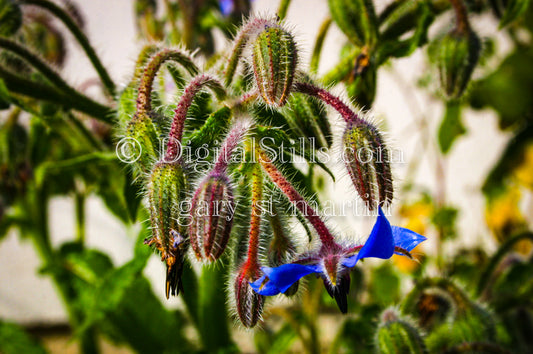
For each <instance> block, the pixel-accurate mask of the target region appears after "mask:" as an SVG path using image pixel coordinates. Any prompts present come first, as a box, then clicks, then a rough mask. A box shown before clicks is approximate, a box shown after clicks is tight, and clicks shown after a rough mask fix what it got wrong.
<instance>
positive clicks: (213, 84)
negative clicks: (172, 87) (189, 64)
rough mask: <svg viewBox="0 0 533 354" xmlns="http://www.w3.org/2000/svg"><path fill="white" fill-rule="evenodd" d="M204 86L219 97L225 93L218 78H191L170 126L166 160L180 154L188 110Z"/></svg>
mask: <svg viewBox="0 0 533 354" xmlns="http://www.w3.org/2000/svg"><path fill="white" fill-rule="evenodd" d="M204 86H207V87H209V88H210V89H212V90H213V91H214V92H215V94H217V96H219V97H222V96H223V95H224V94H225V91H224V88H223V87H222V85H221V84H220V83H219V82H218V80H216V79H214V78H213V77H211V76H209V75H200V76H197V77H195V78H194V79H192V80H191V82H190V83H189V85H187V87H186V88H185V90H184V91H183V95H182V96H181V99H180V101H179V103H178V106H177V107H176V109H175V110H174V120H173V121H172V126H171V127H170V133H169V135H168V144H167V152H166V155H165V160H166V161H173V160H174V159H175V158H176V156H178V152H179V151H178V150H179V148H180V145H181V139H182V137H183V129H184V126H185V120H186V119H187V112H188V111H189V108H190V107H191V104H192V101H193V100H194V97H196V95H197V94H198V92H199V91H200V90H201V89H202V88H203V87H204ZM139 94H140V89H139Z"/></svg>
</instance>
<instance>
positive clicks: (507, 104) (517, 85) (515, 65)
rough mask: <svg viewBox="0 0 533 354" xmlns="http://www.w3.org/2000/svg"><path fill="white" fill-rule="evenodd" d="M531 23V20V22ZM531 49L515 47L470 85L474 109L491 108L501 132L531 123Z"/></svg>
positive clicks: (532, 69) (532, 87) (532, 73)
mask: <svg viewBox="0 0 533 354" xmlns="http://www.w3.org/2000/svg"><path fill="white" fill-rule="evenodd" d="M532 22H533V21H532ZM531 62H533V48H532V47H531V46H529V47H517V48H516V49H515V51H514V52H512V53H511V54H510V55H509V56H507V58H506V59H505V60H504V61H503V62H502V63H501V65H500V66H499V67H498V68H497V69H496V70H495V71H494V72H493V73H491V74H490V75H488V76H487V77H485V78H483V79H482V80H480V81H478V82H475V84H474V85H472V88H471V92H470V104H471V105H472V107H473V108H476V109H483V108H486V107H490V108H492V109H494V110H495V111H496V112H497V113H498V115H499V123H500V128H501V129H509V128H511V129H516V128H520V127H523V126H525V125H526V124H527V123H528V122H531V121H532V120H533V116H532V113H531V112H533V101H532V100H531V97H530V95H529V94H527V93H528V92H532V91H533V66H532V65H531Z"/></svg>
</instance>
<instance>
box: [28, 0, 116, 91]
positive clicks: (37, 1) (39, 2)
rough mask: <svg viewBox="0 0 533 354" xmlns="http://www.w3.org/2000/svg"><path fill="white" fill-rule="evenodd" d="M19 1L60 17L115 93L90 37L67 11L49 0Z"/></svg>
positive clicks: (106, 86)
mask: <svg viewBox="0 0 533 354" xmlns="http://www.w3.org/2000/svg"><path fill="white" fill-rule="evenodd" d="M19 2H20V3H21V4H26V5H34V6H38V7H40V8H43V9H45V10H47V11H49V12H50V13H52V14H53V15H55V16H56V17H57V18H59V19H60V20H61V22H63V23H64V24H65V26H66V27H67V28H68V29H69V31H70V32H71V33H72V34H73V35H74V38H76V40H77V41H78V43H79V44H80V45H81V47H82V48H83V50H84V51H85V54H87V57H88V58H89V60H90V61H91V63H92V64H93V66H94V68H95V69H96V72H97V73H98V76H100V79H101V80H102V83H103V84H104V86H105V88H106V89H107V91H108V92H109V94H110V95H112V96H114V95H115V83H114V82H113V80H111V77H110V76H109V74H108V72H107V70H106V69H105V68H104V66H103V65H102V62H101V61H100V58H98V56H97V55H96V52H95V50H94V48H93V47H92V46H91V44H90V43H89V39H88V38H87V36H86V35H85V34H84V33H83V31H82V30H81V29H80V28H79V27H78V25H77V24H76V22H75V21H74V20H73V19H72V18H71V17H70V15H69V14H68V13H67V12H65V11H64V10H63V9H62V8H61V7H59V6H57V5H56V4H54V3H53V2H51V1H48V0H19Z"/></svg>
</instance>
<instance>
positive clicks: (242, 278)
mask: <svg viewBox="0 0 533 354" xmlns="http://www.w3.org/2000/svg"><path fill="white" fill-rule="evenodd" d="M249 273H253V272H250V271H249V268H248V267H246V266H245V267H243V269H242V270H241V271H240V272H239V274H238V275H237V277H236V279H235V284H234V290H235V303H236V305H237V314H238V316H239V319H240V320H241V322H242V324H243V325H244V326H245V327H248V328H252V327H254V326H255V325H256V324H257V322H258V321H259V320H260V319H261V314H262V313H263V305H264V303H265V297H264V296H263V295H259V294H258V293H256V292H255V291H254V290H253V289H252V287H251V286H250V282H252V281H255V280H256V279H258V278H259V274H257V275H256V277H255V279H252V278H253V277H251V276H250V275H249Z"/></svg>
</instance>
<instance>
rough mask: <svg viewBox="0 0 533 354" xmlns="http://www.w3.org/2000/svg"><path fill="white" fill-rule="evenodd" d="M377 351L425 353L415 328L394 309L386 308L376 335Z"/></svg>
mask: <svg viewBox="0 0 533 354" xmlns="http://www.w3.org/2000/svg"><path fill="white" fill-rule="evenodd" d="M376 347H377V349H378V352H379V353H383V354H388V353H427V349H426V346H425V344H424V341H423V340H422V336H421V335H420V333H419V331H418V329H417V328H415V327H414V326H413V325H412V324H410V323H409V322H407V321H406V320H404V319H402V318H401V317H400V315H399V314H398V313H397V311H396V310H394V309H390V308H389V309H386V310H385V311H384V312H383V314H382V315H381V321H380V324H379V327H378V332H377V335H376Z"/></svg>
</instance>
